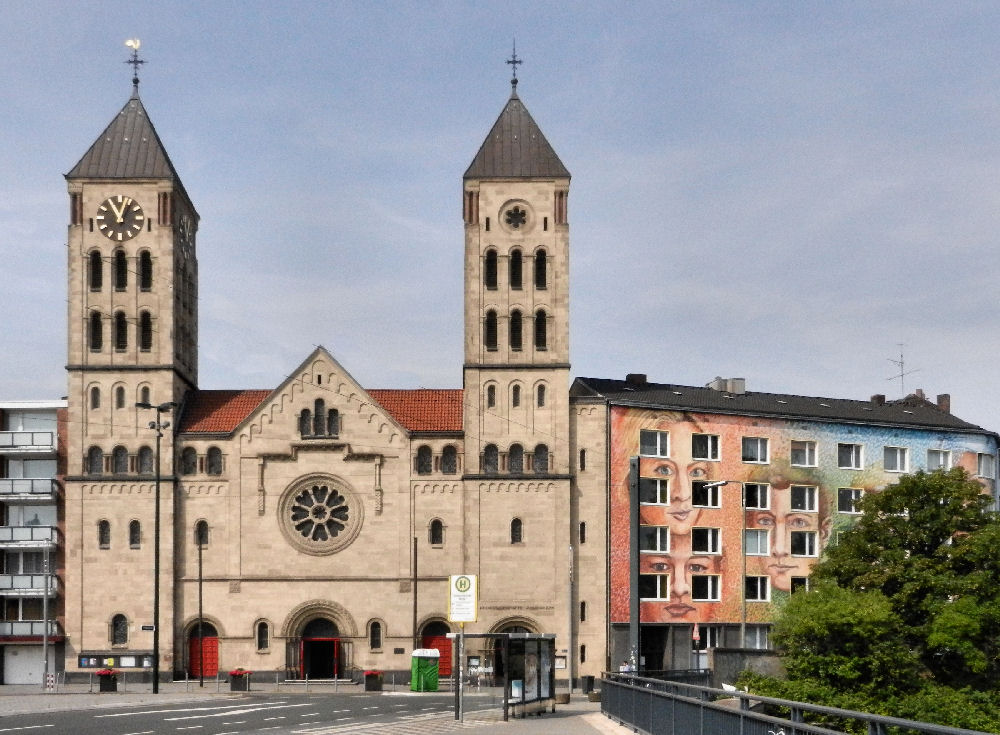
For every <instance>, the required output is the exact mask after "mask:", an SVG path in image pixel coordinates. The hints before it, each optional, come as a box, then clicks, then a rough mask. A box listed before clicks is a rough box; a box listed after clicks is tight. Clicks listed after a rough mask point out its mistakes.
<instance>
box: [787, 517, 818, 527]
mask: <svg viewBox="0 0 1000 735" xmlns="http://www.w3.org/2000/svg"><path fill="white" fill-rule="evenodd" d="M786 523H787V525H788V527H789V528H809V526H811V525H812V524H811V523H810V522H809V519H808V518H804V517H802V516H789V517H788V520H787V521H786Z"/></svg>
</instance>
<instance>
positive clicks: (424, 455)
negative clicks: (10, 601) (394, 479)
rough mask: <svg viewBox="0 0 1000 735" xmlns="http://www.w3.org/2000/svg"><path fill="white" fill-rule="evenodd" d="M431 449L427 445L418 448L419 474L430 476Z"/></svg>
mask: <svg viewBox="0 0 1000 735" xmlns="http://www.w3.org/2000/svg"><path fill="white" fill-rule="evenodd" d="M432 466H433V465H432V461H431V448H430V447H429V446H427V445H426V444H423V445H421V446H420V447H418V448H417V474H418V475H429V474H430V473H431V469H432Z"/></svg>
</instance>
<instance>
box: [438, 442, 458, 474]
mask: <svg viewBox="0 0 1000 735" xmlns="http://www.w3.org/2000/svg"><path fill="white" fill-rule="evenodd" d="M441 472H443V473H444V474H446V475H454V474H455V473H456V472H458V450H457V449H455V447H453V446H451V445H450V444H449V445H448V446H446V447H445V448H444V449H443V450H442V451H441Z"/></svg>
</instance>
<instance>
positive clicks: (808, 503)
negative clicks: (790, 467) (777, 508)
mask: <svg viewBox="0 0 1000 735" xmlns="http://www.w3.org/2000/svg"><path fill="white" fill-rule="evenodd" d="M796 490H798V491H800V492H802V493H803V497H804V498H805V502H804V503H801V505H802V506H803V507H801V508H798V507H796V506H795V494H796ZM788 492H789V500H790V503H791V508H792V512H793V513H815V512H817V509H818V507H819V502H818V500H819V497H818V496H819V488H817V487H816V486H815V485H792V486H791V487H790V488H788Z"/></svg>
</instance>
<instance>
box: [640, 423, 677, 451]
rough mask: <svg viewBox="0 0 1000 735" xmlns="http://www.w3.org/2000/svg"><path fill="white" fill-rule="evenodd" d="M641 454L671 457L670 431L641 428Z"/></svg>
mask: <svg viewBox="0 0 1000 735" xmlns="http://www.w3.org/2000/svg"><path fill="white" fill-rule="evenodd" d="M639 454H641V455H643V456H645V457H669V456H670V432H669V431H651V430H649V429H640V430H639Z"/></svg>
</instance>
